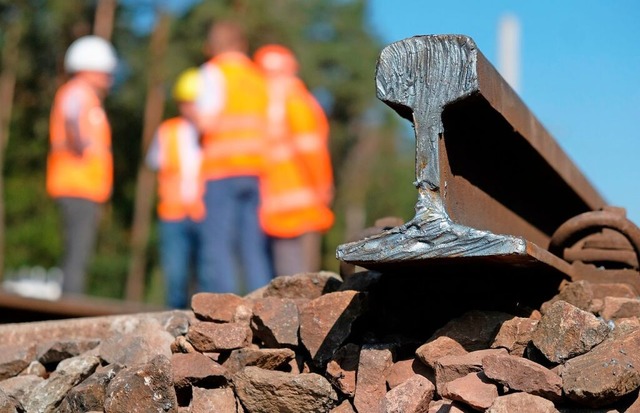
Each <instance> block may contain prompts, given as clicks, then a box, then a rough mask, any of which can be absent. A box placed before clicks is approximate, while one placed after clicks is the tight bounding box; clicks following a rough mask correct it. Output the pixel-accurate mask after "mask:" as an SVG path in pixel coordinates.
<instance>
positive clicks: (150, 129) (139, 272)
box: [126, 13, 170, 301]
mask: <svg viewBox="0 0 640 413" xmlns="http://www.w3.org/2000/svg"><path fill="white" fill-rule="evenodd" d="M169 23H170V18H169V15H168V14H164V13H161V14H160V16H159V17H158V22H157V23H156V27H155V29H154V31H153V34H152V35H151V45H150V58H149V63H148V64H147V67H148V68H149V78H148V79H149V82H148V85H147V99H146V103H145V112H144V125H143V130H142V157H143V159H142V160H141V161H140V165H139V167H138V178H137V182H136V196H135V204H134V211H133V224H132V227H131V260H130V262H129V273H128V276H127V290H126V298H127V300H133V301H141V300H142V299H143V297H144V281H145V265H146V261H147V244H148V240H149V230H150V227H151V218H152V211H153V203H154V194H155V176H154V174H153V172H151V171H150V170H149V169H147V168H146V167H145V166H144V156H145V154H146V152H147V148H148V147H149V144H150V143H151V140H152V138H153V134H154V132H155V130H156V129H157V128H158V125H159V124H160V121H161V120H162V115H163V109H164V101H165V94H164V89H163V85H162V83H163V80H164V79H163V78H164V73H163V72H162V70H161V69H162V67H163V59H164V56H165V51H166V48H167V42H168V38H169Z"/></svg>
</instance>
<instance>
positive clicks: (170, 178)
mask: <svg viewBox="0 0 640 413" xmlns="http://www.w3.org/2000/svg"><path fill="white" fill-rule="evenodd" d="M189 134H192V135H191V136H189ZM197 138H198V136H197V132H196V130H195V127H194V126H193V125H192V124H191V123H190V122H189V121H188V120H186V119H185V118H183V117H175V118H171V119H167V120H165V121H164V122H162V123H161V124H160V126H159V127H158V131H157V132H156V139H157V140H158V142H157V143H158V149H159V153H158V156H159V168H158V217H159V218H160V219H162V220H164V221H180V220H183V219H185V218H190V219H192V220H194V221H201V220H202V219H203V218H204V215H205V207H204V200H203V195H204V183H203V182H202V179H201V178H200V162H201V153H200V151H199V149H196V148H197V146H196V145H199V144H198V142H197Z"/></svg>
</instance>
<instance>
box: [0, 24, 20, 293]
mask: <svg viewBox="0 0 640 413" xmlns="http://www.w3.org/2000/svg"><path fill="white" fill-rule="evenodd" d="M21 37H22V20H21V15H20V13H17V14H16V16H15V17H14V20H13V21H12V22H11V23H10V24H9V28H8V29H7V31H6V32H5V41H4V48H3V49H2V72H1V73H0V280H2V277H3V275H4V261H5V260H4V258H5V205H4V157H5V156H4V155H5V149H6V148H7V144H8V143H9V125H10V122H11V111H12V110H13V96H14V91H15V86H16V67H17V65H18V57H19V51H20V49H19V47H18V46H19V44H20V39H21Z"/></svg>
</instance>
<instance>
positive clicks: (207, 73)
mask: <svg viewBox="0 0 640 413" xmlns="http://www.w3.org/2000/svg"><path fill="white" fill-rule="evenodd" d="M200 74H201V81H202V90H201V92H200V93H199V94H198V99H197V100H196V107H197V114H196V119H195V123H196V126H197V127H198V129H199V130H200V131H202V132H203V133H209V132H211V131H212V130H213V129H214V128H215V126H216V122H217V119H218V116H219V115H220V113H221V112H222V108H223V107H224V104H225V96H226V86H225V80H224V75H223V73H222V71H221V70H220V69H219V68H218V67H217V66H216V65H214V64H212V63H205V64H204V65H202V67H201V68H200Z"/></svg>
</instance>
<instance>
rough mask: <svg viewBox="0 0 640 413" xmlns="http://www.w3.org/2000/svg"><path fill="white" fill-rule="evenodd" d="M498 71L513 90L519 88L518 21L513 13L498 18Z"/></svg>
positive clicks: (517, 90)
mask: <svg viewBox="0 0 640 413" xmlns="http://www.w3.org/2000/svg"><path fill="white" fill-rule="evenodd" d="M498 71H499V72H500V74H501V75H502V77H504V79H505V80H506V81H507V83H509V85H511V87H512V88H513V90H515V91H516V92H519V89H520V21H519V20H518V18H517V17H516V16H515V15H513V14H505V15H503V16H502V17H501V18H500V23H499V29H498Z"/></svg>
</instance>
